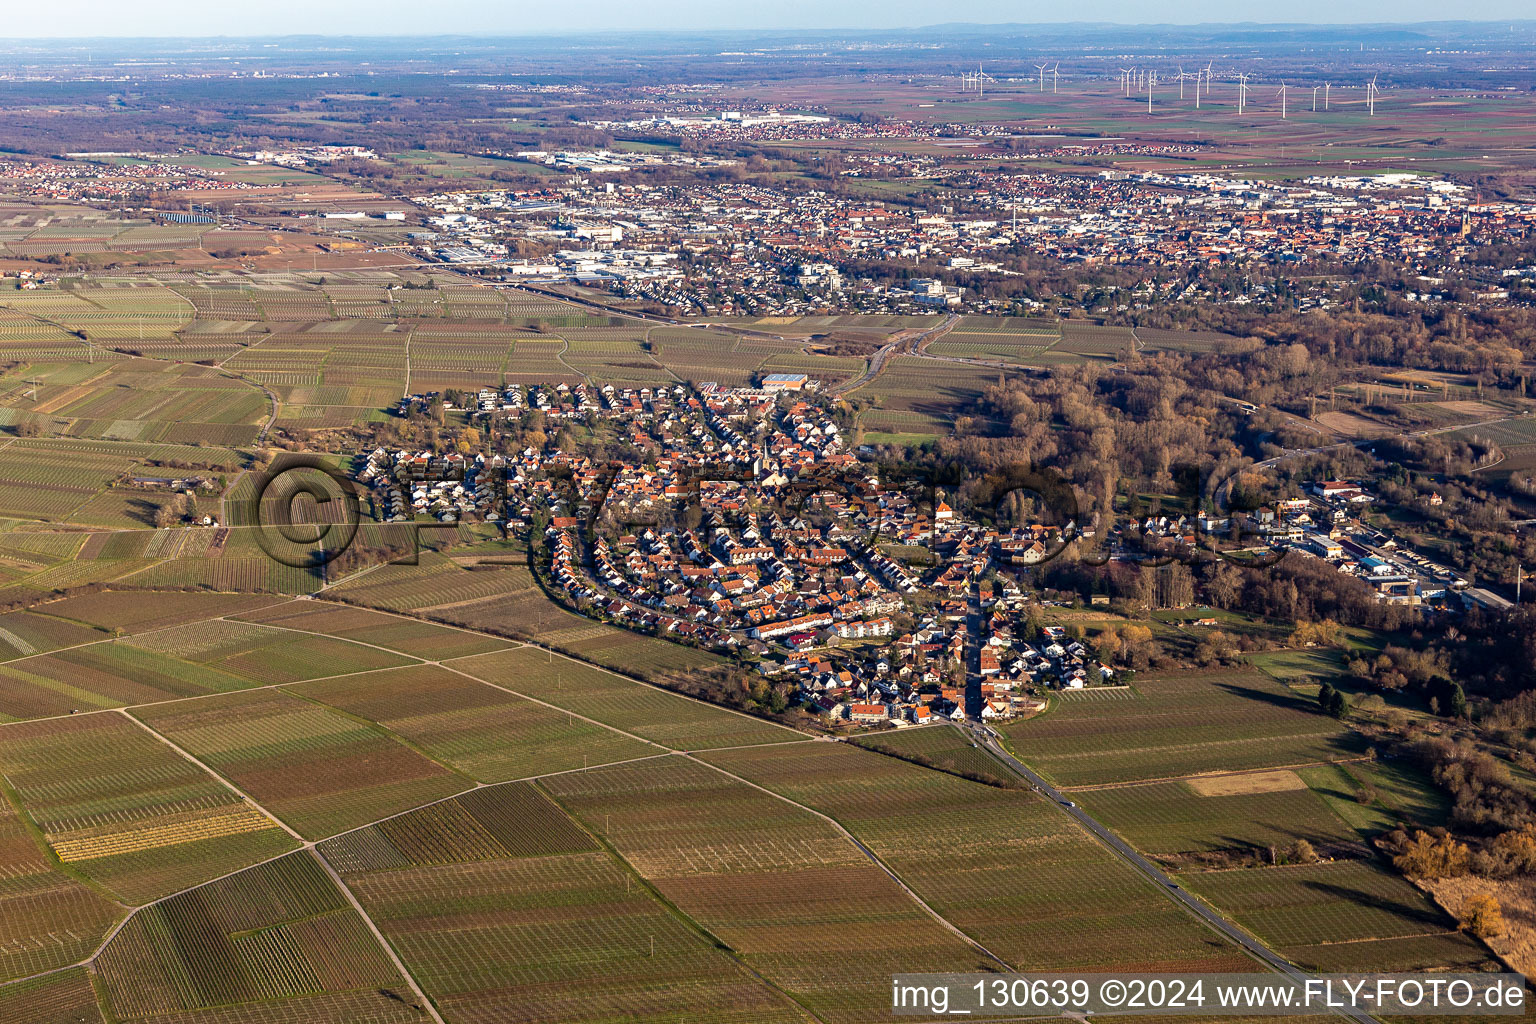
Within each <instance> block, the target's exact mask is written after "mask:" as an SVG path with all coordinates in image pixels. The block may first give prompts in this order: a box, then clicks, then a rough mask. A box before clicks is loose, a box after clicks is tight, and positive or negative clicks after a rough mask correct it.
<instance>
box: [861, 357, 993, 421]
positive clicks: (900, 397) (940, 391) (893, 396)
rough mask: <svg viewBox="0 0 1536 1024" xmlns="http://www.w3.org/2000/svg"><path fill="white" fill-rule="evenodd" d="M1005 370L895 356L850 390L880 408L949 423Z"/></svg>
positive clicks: (970, 406)
mask: <svg viewBox="0 0 1536 1024" xmlns="http://www.w3.org/2000/svg"><path fill="white" fill-rule="evenodd" d="M1005 375H1006V371H1004V370H997V369H991V368H988V367H983V366H968V365H966V364H964V363H939V362H935V361H933V360H931V359H922V358H919V357H917V356H895V357H893V358H891V359H889V360H887V361H886V364H885V369H884V371H883V372H882V373H881V374H880V376H878V377H876V378H875V379H874V380H873V381H871V382H869V383H868V384H865V385H864V386H863V387H860V388H858V389H857V390H855V391H853V392H852V394H854V395H857V396H858V397H860V398H870V399H874V400H875V401H876V402H877V403H878V410H879V411H880V412H886V411H894V412H915V413H921V414H924V415H926V416H929V417H932V418H933V419H934V420H935V421H938V422H942V423H944V424H946V431H947V429H948V426H949V425H951V424H953V422H954V419H955V417H956V416H957V415H960V413H961V411H962V410H964V409H968V408H972V407H974V405H975V403H976V400H977V399H978V398H980V397H981V393H982V392H983V391H984V390H986V389H987V388H989V387H991V386H992V385H994V384H996V383H997V382H998V380H999V379H1000V378H1002V377H1004V376H1005Z"/></svg>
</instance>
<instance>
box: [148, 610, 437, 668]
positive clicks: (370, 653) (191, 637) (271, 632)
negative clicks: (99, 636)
mask: <svg viewBox="0 0 1536 1024" xmlns="http://www.w3.org/2000/svg"><path fill="white" fill-rule="evenodd" d="M120 643H122V644H124V645H126V646H129V647H134V648H138V649H139V650H144V651H149V652H151V653H154V654H163V655H166V656H168V657H171V658H177V659H180V660H182V661H190V662H193V663H194V664H198V665H205V666H207V667H208V668H213V669H217V670H219V671H221V672H229V673H231V674H234V675H238V676H244V677H246V678H247V679H251V680H254V681H255V682H258V683H291V682H295V681H297V680H300V679H314V678H316V677H317V676H327V675H336V674H339V673H343V672H362V671H366V670H368V669H375V668H393V667H395V666H399V665H406V664H410V661H411V659H409V658H407V657H405V656H403V655H398V654H392V653H390V652H389V651H383V650H380V649H378V648H377V647H367V646H364V645H362V644H356V643H352V642H350V641H347V640H338V639H336V638H334V637H328V636H315V635H311V634H306V633H298V632H295V631H293V630H287V629H280V628H278V627H275V626H261V625H256V624H254V623H246V622H236V621H234V620H231V619H206V620H204V621H202V622H193V623H188V624H186V625H182V626H170V627H167V628H165V629H159V630H156V631H154V632H152V633H140V634H137V635H135V636H131V637H128V638H126V639H124V640H122V641H120Z"/></svg>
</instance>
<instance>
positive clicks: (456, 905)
mask: <svg viewBox="0 0 1536 1024" xmlns="http://www.w3.org/2000/svg"><path fill="white" fill-rule="evenodd" d="M321 852H322V853H323V855H324V856H325V857H326V858H327V860H329V861H330V862H331V863H332V864H334V865H335V866H336V868H337V870H338V871H340V872H341V873H342V875H343V876H344V877H345V878H346V881H347V884H348V886H349V887H351V888H352V889H353V891H354V892H356V893H357V896H358V899H359V900H360V901H361V902H362V904H363V906H364V907H365V909H366V910H367V911H368V913H369V915H370V916H371V917H372V918H373V919H374V920H375V921H376V922H377V923H378V925H379V927H380V929H381V930H382V931H383V932H384V934H385V936H386V937H387V938H388V939H389V940H390V942H391V943H392V944H393V945H394V946H395V947H396V948H397V949H398V950H399V952H400V955H401V957H402V958H403V959H404V960H405V962H406V965H407V966H408V967H409V969H410V970H411V973H412V974H413V975H414V976H415V977H416V978H417V979H418V980H419V981H420V983H421V985H422V987H423V988H424V989H425V990H426V991H427V993H428V994H429V995H430V996H431V997H432V998H433V1000H434V1001H435V1002H436V1003H437V1005H438V1006H439V1007H440V1008H441V1010H442V1012H443V1014H444V1016H445V1017H446V1018H447V1019H448V1020H450V1021H472V1020H485V1021H490V1020H495V1021H506V1022H523V1021H540V1022H542V1021H549V1022H556V1021H570V1020H633V1021H654V1022H656V1024H666V1022H670V1021H675V1020H678V1019H683V1018H686V1019H688V1020H698V1021H706V1022H721V1024H725V1022H742V1024H746V1022H748V1021H754V1022H756V1021H761V1022H763V1024H776V1022H780V1021H783V1022H789V1021H801V1020H805V1017H804V1015H803V1014H801V1013H800V1012H799V1011H798V1009H797V1008H795V1007H794V1005H793V1004H792V1003H790V1002H789V1001H788V1000H787V999H785V998H784V997H783V996H782V995H780V994H779V993H777V992H775V991H774V990H773V989H772V988H770V987H769V986H767V985H765V984H763V983H762V982H761V981H760V980H758V979H756V978H754V977H753V976H752V975H751V974H749V973H748V972H747V971H746V970H744V969H743V968H742V967H741V965H740V964H738V963H737V962H736V960H735V958H734V957H733V956H732V955H731V954H729V953H727V952H726V951H724V950H721V949H720V948H718V947H717V946H715V945H714V943H712V942H711V941H710V940H709V939H708V938H707V937H705V936H704V935H702V934H701V933H700V932H699V931H698V930H697V929H696V928H695V927H693V926H691V925H690V924H689V923H688V922H687V921H686V920H685V919H683V918H681V917H680V916H678V915H677V914H675V913H674V912H672V911H671V910H669V908H668V907H667V906H666V905H665V904H664V903H662V902H661V901H660V900H658V898H657V897H656V895H655V894H654V893H653V892H652V891H651V890H649V889H648V888H647V887H646V886H645V885H644V884H643V882H642V881H641V879H640V878H638V877H636V876H635V875H634V874H633V872H631V871H630V870H629V869H628V868H627V867H626V866H625V865H624V863H623V862H621V861H619V860H617V859H616V858H615V857H613V856H612V855H611V854H609V853H607V852H605V851H604V850H603V848H602V846H601V845H600V844H599V843H598V842H597V841H596V840H594V839H593V838H592V836H590V835H589V834H587V833H586V832H585V831H583V830H582V829H581V828H578V827H577V826H576V825H575V824H573V823H572V822H571V820H570V819H569V818H567V817H566V816H565V814H564V813H563V812H562V811H561V810H560V809H559V808H558V807H556V806H555V805H554V804H553V803H551V802H550V801H549V800H548V799H547V798H545V797H544V796H543V795H541V794H540V793H539V792H538V791H537V790H535V789H533V788H532V787H530V786H528V785H526V784H512V785H508V786H498V787H495V788H492V789H484V790H481V791H479V792H476V793H473V794H468V795H465V796H462V797H457V798H455V799H453V800H450V801H448V802H446V803H442V804H438V805H435V806H433V807H431V808H427V809H425V810H423V811H417V812H414V813H412V814H408V815H405V816H404V817H401V818H396V819H394V820H392V821H389V822H386V823H384V824H382V825H378V826H374V827H371V828H368V829H364V830H362V831H361V832H356V833H352V834H350V835H348V836H345V837H342V838H340V839H335V840H331V841H330V842H327V843H325V844H323V845H322V846H321Z"/></svg>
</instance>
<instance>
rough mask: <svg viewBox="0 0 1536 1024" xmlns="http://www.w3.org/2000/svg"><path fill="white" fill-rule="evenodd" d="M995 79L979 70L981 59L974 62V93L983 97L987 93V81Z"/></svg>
mask: <svg viewBox="0 0 1536 1024" xmlns="http://www.w3.org/2000/svg"><path fill="white" fill-rule="evenodd" d="M995 81H997V79H995V78H993V77H992V76H991V75H989V74H987V73H986V72H985V71H983V70H981V61H977V62H976V95H977V96H978V97H982V98H984V97H985V96H986V95H987V83H988V82H995Z"/></svg>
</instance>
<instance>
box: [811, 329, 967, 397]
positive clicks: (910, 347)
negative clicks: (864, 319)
mask: <svg viewBox="0 0 1536 1024" xmlns="http://www.w3.org/2000/svg"><path fill="white" fill-rule="evenodd" d="M959 322H960V314H959V313H951V314H949V315H948V316H946V317H945V318H944V322H943V323H941V324H939V325H938V326H936V327H930V328H929V329H928V330H926V331H924V332H923V333H921V334H919V335H916V336H914V337H910V338H901V339H898V340H897V341H893V342H891V343H890V344H889V345H882V346H881V347H880V348H878V349H876V350H875V354H874V355H873V356H871V357H870V359H869V365H868V366H866V367H865V368H864V372H863V373H861V374H859V375H858V376H857V377H855V378H853V380H850V381H849V382H848V383H846V384H844V385H843V386H842V387H839V388H834V389H833V391H832V394H834V395H845V394H847V393H848V392H850V391H852V390H854V389H855V388H861V387H863V386H864V385H865V384H868V383H869V382H870V381H872V380H874V379H875V378H876V377H878V376H880V371H881V370H883V369H884V368H885V361H886V360H887V359H889V358H890V357H891V356H893V355H897V354H900V353H904V352H905V353H912V352H916V351H917V350H918V349H919V348H921V347H922V346H923V345H924V344H925V343H926V342H929V341H932V340H933V339H934V338H937V337H939V336H941V335H944V334H948V333H949V332H950V331H951V330H952V329H953V328H954V326H955V324H957V323H959Z"/></svg>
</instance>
